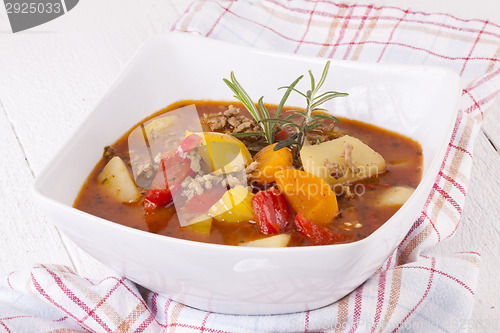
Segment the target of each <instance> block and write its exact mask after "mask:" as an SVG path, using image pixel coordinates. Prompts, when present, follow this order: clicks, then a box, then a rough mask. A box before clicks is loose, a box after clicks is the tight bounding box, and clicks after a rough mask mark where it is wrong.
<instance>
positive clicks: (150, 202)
mask: <svg viewBox="0 0 500 333" xmlns="http://www.w3.org/2000/svg"><path fill="white" fill-rule="evenodd" d="M193 174H194V172H193V170H192V169H191V160H189V159H188V158H185V157H180V156H179V154H177V153H172V152H169V153H166V154H165V155H163V157H162V159H161V162H160V166H159V167H158V171H157V172H156V176H155V178H154V179H153V182H152V183H151V186H150V188H149V190H148V192H147V193H146V196H145V197H144V209H145V211H146V213H151V212H152V211H154V209H155V208H156V206H166V205H168V204H170V203H171V202H172V201H173V199H172V195H173V194H175V193H176V192H177V191H178V190H179V189H180V188H181V184H182V181H183V180H184V179H186V177H187V176H192V175H193Z"/></svg>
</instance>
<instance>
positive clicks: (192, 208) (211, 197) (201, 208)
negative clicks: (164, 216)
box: [182, 186, 226, 213]
mask: <svg viewBox="0 0 500 333" xmlns="http://www.w3.org/2000/svg"><path fill="white" fill-rule="evenodd" d="M224 193H226V189H225V188H223V187H222V186H215V187H214V188H212V189H210V190H205V192H203V194H202V195H195V196H193V197H192V198H191V199H190V200H188V201H187V202H186V204H185V205H184V206H183V207H182V211H184V212H191V213H206V212H208V210H209V209H210V207H212V206H213V205H214V204H215V203H216V202H217V201H219V200H220V198H222V196H223V195H224Z"/></svg>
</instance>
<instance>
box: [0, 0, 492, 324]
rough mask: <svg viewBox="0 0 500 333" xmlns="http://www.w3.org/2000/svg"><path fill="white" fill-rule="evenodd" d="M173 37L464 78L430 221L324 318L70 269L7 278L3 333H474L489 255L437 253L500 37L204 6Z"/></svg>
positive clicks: (266, 7)
mask: <svg viewBox="0 0 500 333" xmlns="http://www.w3.org/2000/svg"><path fill="white" fill-rule="evenodd" d="M172 30H173V31H185V32H190V33H194V34H198V35H201V36H207V37H209V38H214V39H220V40H224V41H228V42H233V43H238V44H244V45H250V46H254V47H257V48H263V49H271V50H277V51H285V52H291V53H298V54H303V55H309V56H320V57H325V58H334V59H346V60H355V61H362V62H383V63H403V64H414V65H434V66H444V67H447V68H449V69H451V70H453V71H455V72H456V73H458V74H459V75H460V76H461V77H462V78H463V83H464V86H463V91H462V99H461V105H460V110H459V113H458V117H457V120H456V124H455V128H454V131H453V136H452V139H451V141H450V143H449V146H448V151H447V154H446V159H445V161H444V163H443V164H442V165H441V170H440V172H439V175H438V178H437V179H436V181H435V184H434V187H433V189H432V192H431V194H430V196H429V198H428V200H427V202H426V204H425V206H424V207H423V210H422V212H421V214H420V217H419V218H418V219H417V220H416V221H415V223H414V225H413V227H412V228H411V230H410V232H409V233H408V235H407V236H406V238H405V239H404V240H403V242H402V243H401V244H400V246H399V247H398V248H397V250H396V251H395V252H394V253H393V254H392V255H391V257H390V258H388V259H387V261H386V262H385V264H384V265H383V266H382V267H381V268H380V269H379V271H378V272H377V273H376V274H374V275H373V276H372V277H371V278H370V279H369V280H368V281H366V282H365V283H364V284H363V285H362V286H360V287H359V288H358V289H357V290H355V291H353V292H352V293H351V294H350V295H348V296H346V297H344V298H343V299H341V300H340V301H338V302H337V303H335V304H332V305H329V306H326V307H324V308H321V309H317V310H311V311H308V312H304V313H294V314H287V315H275V316H232V315H223V314H216V313H209V312H203V311H199V310H195V309H192V308H189V307H186V306H184V305H182V304H179V303H176V302H174V301H172V300H170V299H168V298H165V297H163V296H160V295H158V294H156V293H154V292H151V291H148V290H145V289H143V288H142V287H140V286H137V285H135V284H134V283H132V282H131V281H128V280H126V279H125V278H123V277H121V276H109V277H107V278H106V279H104V280H102V281H89V280H87V279H84V278H82V277H79V276H77V275H76V274H75V273H73V272H72V271H71V270H70V269H68V268H66V267H61V266H44V265H38V266H36V267H33V268H31V269H29V270H25V271H19V272H14V273H11V274H10V275H8V276H6V277H4V278H3V279H0V331H2V330H3V331H6V332H31V331H59V332H63V331H65V332H67V331H71V330H75V331H90V332H116V331H119V332H158V331H165V332H174V331H175V332H221V333H223V332H316V331H324V332H396V331H405V332H457V331H465V330H466V328H467V319H468V318H470V314H471V311H472V306H473V299H474V289H475V286H476V283H477V277H478V272H479V265H480V256H479V254H477V253H475V252H462V253H454V254H450V255H449V256H446V257H444V256H436V255H433V254H431V253H430V251H429V250H430V249H432V247H433V246H434V245H436V244H437V243H438V242H440V241H442V240H444V239H446V238H448V237H450V236H452V235H453V234H454V233H455V231H456V229H457V227H458V225H459V222H460V216H461V214H462V209H463V206H464V200H465V194H466V189H467V183H468V180H469V175H470V170H471V164H472V147H473V142H474V138H475V136H476V134H477V132H478V130H479V128H480V125H481V122H482V120H483V117H484V112H485V110H487V109H488V107H489V106H490V105H491V103H492V101H493V100H494V98H495V97H496V95H497V94H498V93H499V87H500V77H499V75H498V74H499V73H500V62H499V54H500V27H499V26H497V25H494V24H491V23H488V22H486V21H482V20H461V19H458V18H455V17H453V16H450V15H446V14H427V13H422V12H415V11H412V10H404V9H400V8H395V7H377V6H373V5H346V4H341V3H335V2H331V1H328V0H318V1H313V0H296V1H295V0H293V1H286V2H284V1H277V0H256V1H248V0H246V1H200V2H195V3H193V4H192V5H191V6H190V8H189V9H188V10H187V11H186V13H185V14H184V15H183V16H182V17H181V18H180V19H179V21H178V22H177V23H176V24H175V26H174V27H173V28H172Z"/></svg>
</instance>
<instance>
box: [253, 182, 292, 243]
mask: <svg viewBox="0 0 500 333" xmlns="http://www.w3.org/2000/svg"><path fill="white" fill-rule="evenodd" d="M252 208H253V210H254V213H255V215H256V216H257V225H258V226H259V231H260V232H261V233H263V234H264V235H270V234H278V233H280V232H282V231H284V230H285V228H286V227H287V225H288V219H289V218H290V210H289V209H288V204H287V202H286V200H285V197H284V196H283V194H281V193H279V192H277V191H274V190H267V191H260V192H257V194H255V196H254V197H253V199H252Z"/></svg>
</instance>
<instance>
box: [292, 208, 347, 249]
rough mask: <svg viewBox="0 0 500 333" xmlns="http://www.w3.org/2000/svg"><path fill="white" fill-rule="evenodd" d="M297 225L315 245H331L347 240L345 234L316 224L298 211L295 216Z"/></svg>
mask: <svg viewBox="0 0 500 333" xmlns="http://www.w3.org/2000/svg"><path fill="white" fill-rule="evenodd" d="M295 226H296V227H297V230H298V232H300V233H301V234H302V235H303V236H304V237H306V238H307V239H309V240H310V241H311V242H312V243H313V244H314V245H329V244H335V243H338V242H340V241H343V240H345V238H346V237H345V236H344V235H342V234H340V233H337V232H335V231H333V230H331V229H328V228H325V227H322V226H320V225H317V224H314V223H313V222H311V221H309V220H308V219H306V218H305V217H304V215H302V214H301V213H298V214H297V216H295Z"/></svg>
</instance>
